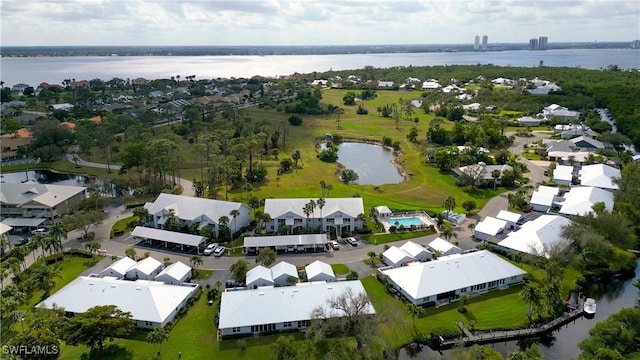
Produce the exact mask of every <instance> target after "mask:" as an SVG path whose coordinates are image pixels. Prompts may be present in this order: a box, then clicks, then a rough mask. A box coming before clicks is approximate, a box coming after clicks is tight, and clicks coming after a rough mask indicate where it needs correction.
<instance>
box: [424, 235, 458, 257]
mask: <svg viewBox="0 0 640 360" xmlns="http://www.w3.org/2000/svg"><path fill="white" fill-rule="evenodd" d="M429 247H430V248H432V249H433V250H435V251H439V252H441V253H443V254H444V253H446V252H447V251H449V250H451V249H457V250H459V252H462V249H461V248H459V247H457V246H456V245H453V244H452V243H450V242H448V241H447V240H445V239H443V238H440V237H438V238H435V239H434V240H433V241H432V242H430V243H429Z"/></svg>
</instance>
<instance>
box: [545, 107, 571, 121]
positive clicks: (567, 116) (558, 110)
mask: <svg viewBox="0 0 640 360" xmlns="http://www.w3.org/2000/svg"><path fill="white" fill-rule="evenodd" d="M542 116H544V118H545V120H551V119H558V120H565V121H571V120H578V119H579V118H580V113H579V112H577V111H570V110H569V109H567V108H566V107H563V106H560V105H558V104H551V105H549V106H547V107H545V108H544V109H542Z"/></svg>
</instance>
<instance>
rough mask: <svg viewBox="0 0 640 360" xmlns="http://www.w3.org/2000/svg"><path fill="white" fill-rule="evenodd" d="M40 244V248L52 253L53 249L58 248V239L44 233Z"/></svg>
mask: <svg viewBox="0 0 640 360" xmlns="http://www.w3.org/2000/svg"><path fill="white" fill-rule="evenodd" d="M42 245H43V248H42V250H43V251H44V250H46V251H48V252H49V255H53V253H54V251H56V250H58V240H57V239H56V238H54V237H53V236H51V235H45V237H44V240H43V243H42Z"/></svg>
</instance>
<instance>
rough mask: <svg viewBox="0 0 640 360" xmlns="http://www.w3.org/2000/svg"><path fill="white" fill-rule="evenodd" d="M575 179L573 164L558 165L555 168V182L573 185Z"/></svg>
mask: <svg viewBox="0 0 640 360" xmlns="http://www.w3.org/2000/svg"><path fill="white" fill-rule="evenodd" d="M572 179H573V166H570V165H557V166H556V168H555V169H553V182H554V183H555V184H558V185H571V180H572Z"/></svg>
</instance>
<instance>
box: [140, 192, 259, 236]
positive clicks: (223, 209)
mask: <svg viewBox="0 0 640 360" xmlns="http://www.w3.org/2000/svg"><path fill="white" fill-rule="evenodd" d="M144 208H145V209H147V211H149V214H150V215H151V216H152V217H153V226H154V227H155V228H160V227H162V226H163V225H164V224H165V223H166V221H167V220H168V219H169V218H171V215H173V216H174V217H175V219H178V220H179V221H180V222H182V223H184V224H185V225H190V224H191V223H192V222H198V223H199V224H200V225H199V227H200V228H202V227H204V226H207V225H208V226H211V227H212V230H213V231H214V234H215V235H216V236H217V235H218V230H219V228H218V220H219V219H220V218H221V217H222V216H226V217H227V218H229V223H228V224H227V226H228V227H229V228H230V229H232V231H235V230H237V229H240V228H242V227H244V226H247V225H249V221H250V220H251V209H250V208H249V207H248V206H246V205H243V204H241V203H237V202H231V201H221V200H212V199H204V198H196V197H191V196H182V195H173V194H165V193H162V194H160V195H158V197H157V198H156V200H155V201H154V202H148V203H146V204H145V205H144ZM232 210H238V211H239V212H240V215H238V216H236V217H235V218H234V217H233V216H231V215H229V214H230V213H231V211H232Z"/></svg>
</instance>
